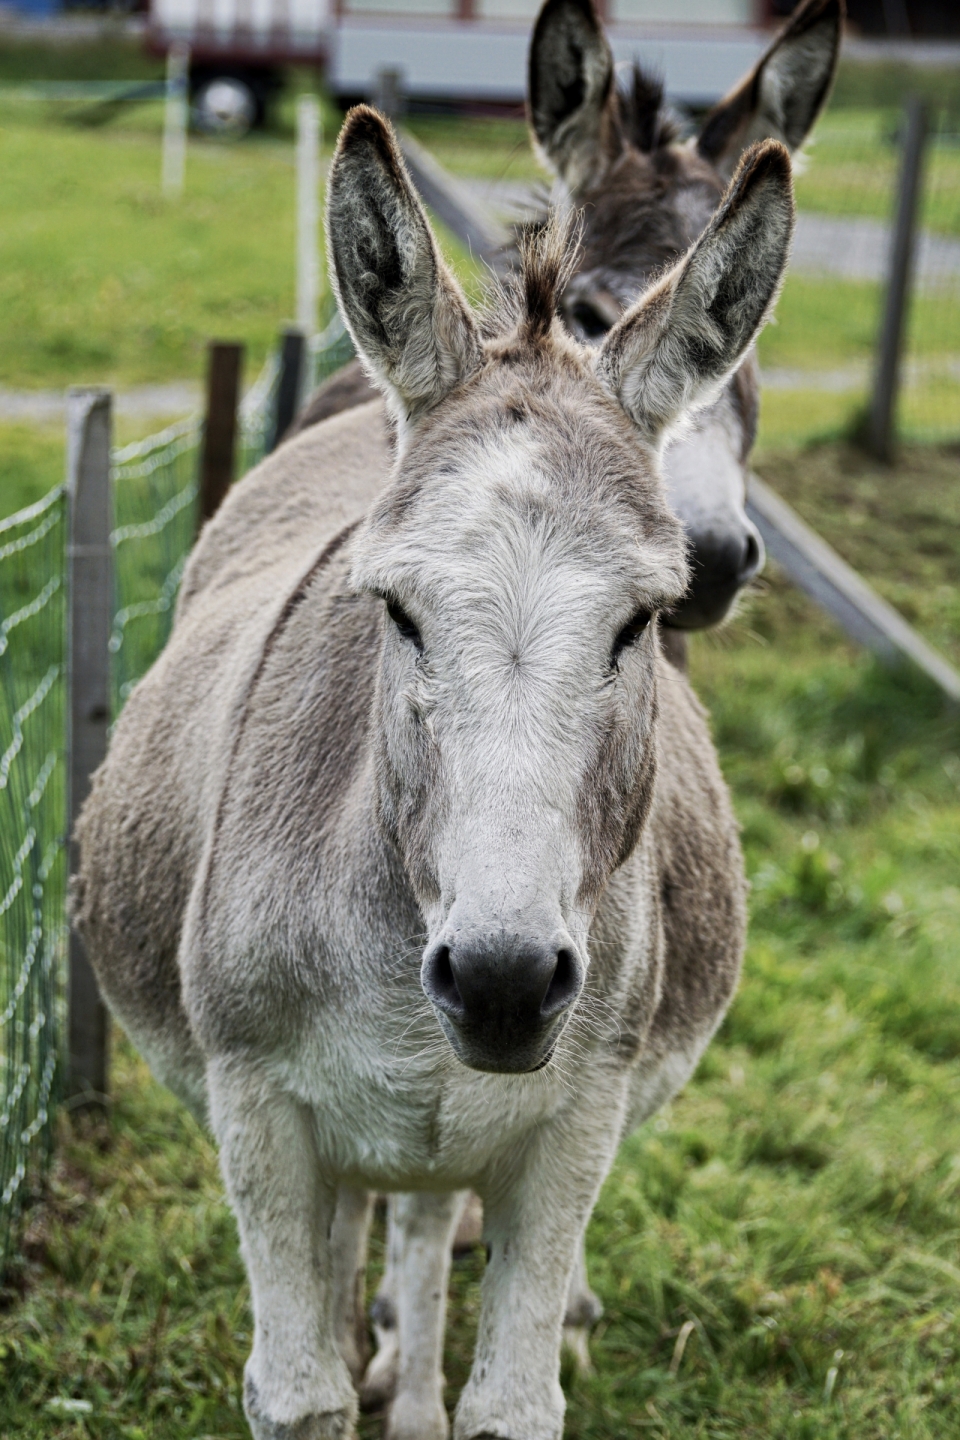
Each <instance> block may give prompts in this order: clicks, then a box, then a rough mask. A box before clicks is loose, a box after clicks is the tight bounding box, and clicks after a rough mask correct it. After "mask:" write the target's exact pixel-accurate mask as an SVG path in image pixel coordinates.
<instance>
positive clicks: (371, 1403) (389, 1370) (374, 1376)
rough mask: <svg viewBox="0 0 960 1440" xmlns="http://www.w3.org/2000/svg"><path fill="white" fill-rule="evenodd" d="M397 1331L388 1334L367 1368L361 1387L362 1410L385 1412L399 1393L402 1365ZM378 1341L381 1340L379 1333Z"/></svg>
mask: <svg viewBox="0 0 960 1440" xmlns="http://www.w3.org/2000/svg"><path fill="white" fill-rule="evenodd" d="M396 1333H397V1332H396V1331H395V1330H394V1331H392V1332H389V1331H388V1332H387V1334H386V1337H385V1338H384V1339H383V1340H381V1344H380V1347H379V1349H378V1350H377V1353H376V1355H374V1357H373V1359H372V1360H371V1361H370V1364H369V1365H368V1366H367V1373H366V1374H365V1375H364V1377H363V1383H362V1384H361V1386H360V1409H361V1410H384V1409H386V1407H387V1406H388V1405H389V1404H390V1402H391V1400H392V1399H393V1397H394V1395H395V1394H396V1393H397V1370H398V1367H399V1363H400V1356H399V1350H398V1346H397V1341H396ZM377 1339H378V1340H380V1339H381V1337H380V1334H379V1333H378V1335H377Z"/></svg>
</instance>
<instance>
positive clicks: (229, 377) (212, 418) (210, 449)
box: [197, 340, 243, 531]
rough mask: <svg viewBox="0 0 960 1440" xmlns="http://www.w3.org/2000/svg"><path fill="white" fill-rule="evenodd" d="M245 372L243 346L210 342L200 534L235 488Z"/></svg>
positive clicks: (202, 453)
mask: <svg viewBox="0 0 960 1440" xmlns="http://www.w3.org/2000/svg"><path fill="white" fill-rule="evenodd" d="M242 370H243V346H242V345H240V344H237V343H235V342H233V341H226V340H212V341H211V342H210V344H209V346H208V347H207V413H206V418H205V420H204V425H203V448H202V450H201V455H200V504H199V506H198V509H197V530H198V531H199V529H200V527H201V526H202V525H203V523H204V521H206V520H209V519H210V517H211V515H215V514H216V513H217V511H218V510H219V508H220V506H221V504H222V503H223V500H224V498H225V496H226V493H227V491H228V490H229V489H230V486H231V485H232V484H233V474H234V466H235V453H236V443H237V403H238V401H239V398H240V375H241V372H242Z"/></svg>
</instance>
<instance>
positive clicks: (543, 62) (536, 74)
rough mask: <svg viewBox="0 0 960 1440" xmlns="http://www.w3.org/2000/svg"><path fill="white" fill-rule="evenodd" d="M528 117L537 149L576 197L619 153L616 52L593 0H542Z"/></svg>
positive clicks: (532, 48) (532, 47)
mask: <svg viewBox="0 0 960 1440" xmlns="http://www.w3.org/2000/svg"><path fill="white" fill-rule="evenodd" d="M527 113H528V117H529V120H530V128H531V129H532V131H533V134H534V139H535V141H536V147H537V149H538V150H539V151H540V154H541V156H542V157H543V158H544V159H545V160H546V162H547V164H548V165H549V166H550V168H551V170H553V171H554V172H555V173H556V174H557V175H559V176H560V178H561V179H562V180H563V181H564V182H565V184H566V185H567V186H568V188H569V189H570V191H571V192H572V194H573V195H574V196H576V195H579V194H580V193H581V192H582V191H584V190H585V189H588V188H589V187H590V186H592V185H595V184H596V183H597V181H598V180H600V179H602V177H603V174H604V172H605V171H606V170H607V168H608V167H609V166H610V165H611V164H612V162H613V161H614V160H615V159H616V158H617V156H618V155H619V154H620V152H621V150H622V149H623V141H622V138H621V135H620V126H619V121H618V116H617V97H616V90H615V86H614V82H613V55H612V53H611V51H610V46H609V44H608V43H607V37H606V35H605V34H604V33H603V26H602V25H601V23H600V20H599V17H598V16H597V12H596V10H595V9H594V6H593V0H546V3H545V4H544V5H543V7H542V9H541V11H540V14H539V15H538V16H537V23H536V25H535V26H534V27H533V36H532V38H531V40H530V59H529V62H528V72H527Z"/></svg>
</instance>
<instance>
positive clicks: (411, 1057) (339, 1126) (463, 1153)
mask: <svg viewBox="0 0 960 1440" xmlns="http://www.w3.org/2000/svg"><path fill="white" fill-rule="evenodd" d="M380 1020H381V1022H382V1017H380ZM393 1028H394V1027H392V1026H389V1025H384V1024H383V1023H381V1024H379V1025H372V1026H371V1027H370V1031H369V1032H367V1030H366V1027H365V1026H363V1025H359V1024H357V1023H356V1021H354V1023H353V1024H352V1025H351V1026H350V1027H346V1026H342V1025H330V1024H322V1025H319V1026H318V1027H317V1028H316V1030H315V1031H314V1033H312V1034H311V1035H310V1036H309V1037H307V1039H306V1043H303V1044H301V1046H300V1047H299V1050H298V1054H297V1057H296V1060H295V1062H293V1064H292V1065H291V1066H290V1071H289V1077H288V1078H289V1081H290V1082H291V1083H292V1085H293V1087H294V1088H295V1089H296V1091H297V1092H298V1093H299V1094H300V1096H301V1098H302V1099H303V1100H304V1101H305V1102H306V1103H307V1104H308V1105H309V1106H310V1108H311V1110H312V1111H313V1114H314V1116H315V1123H316V1129H317V1135H318V1140H319V1145H320V1150H321V1153H322V1154H324V1155H325V1156H326V1157H327V1160H328V1163H330V1164H332V1165H333V1166H334V1167H335V1168H336V1170H337V1172H338V1174H339V1175H340V1176H342V1177H343V1178H345V1179H347V1180H351V1181H354V1182H357V1183H361V1184H364V1185H367V1186H379V1187H381V1188H383V1189H414V1188H418V1187H419V1188H431V1187H432V1186H437V1187H440V1188H458V1187H460V1186H463V1185H467V1184H470V1183H471V1182H472V1181H474V1180H476V1178H477V1177H478V1176H479V1175H480V1174H481V1173H482V1172H483V1171H484V1170H486V1169H487V1168H488V1166H489V1165H490V1164H491V1163H492V1162H494V1161H495V1159H496V1157H497V1156H498V1155H502V1154H503V1152H504V1149H505V1147H506V1148H511V1147H512V1146H514V1145H517V1144H521V1143H522V1142H523V1139H524V1137H525V1136H526V1135H527V1134H529V1133H531V1131H532V1130H533V1129H534V1128H535V1127H536V1126H537V1125H538V1124H540V1123H542V1122H543V1121H544V1120H547V1119H549V1117H550V1115H551V1114H552V1113H554V1112H555V1111H556V1109H557V1107H558V1105H559V1104H560V1103H561V1102H562V1101H563V1099H564V1098H565V1091H564V1090H563V1088H562V1086H561V1085H560V1083H559V1081H558V1082H557V1084H556V1085H554V1084H553V1083H551V1081H550V1080H549V1079H548V1078H545V1077H543V1076H500V1075H483V1074H480V1073H478V1072H476V1071H471V1070H468V1069H466V1068H465V1067H464V1066H462V1065H460V1063H459V1062H458V1061H457V1060H456V1059H455V1057H454V1056H453V1053H452V1051H451V1050H450V1048H449V1046H448V1045H447V1042H446V1040H445V1039H444V1038H443V1036H442V1035H441V1033H440V1031H439V1027H437V1028H436V1033H435V1036H434V1037H432V1038H431V1040H430V1041H429V1042H428V1043H426V1044H424V1042H423V1039H422V1038H421V1041H420V1045H419V1047H416V1048H414V1047H411V1046H409V1045H407V1044H406V1043H405V1042H404V1040H403V1039H402V1032H398V1033H397V1034H395V1035H394V1034H392V1033H391V1031H392V1030H393Z"/></svg>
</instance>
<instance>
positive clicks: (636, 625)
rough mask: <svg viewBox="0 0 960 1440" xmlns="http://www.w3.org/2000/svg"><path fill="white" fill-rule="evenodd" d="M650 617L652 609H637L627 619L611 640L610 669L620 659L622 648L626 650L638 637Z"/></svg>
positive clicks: (648, 622)
mask: <svg viewBox="0 0 960 1440" xmlns="http://www.w3.org/2000/svg"><path fill="white" fill-rule="evenodd" d="M652 619H653V611H652V610H638V611H637V613H636V615H634V616H633V617H632V618H631V619H630V620H628V621H627V623H626V625H624V627H623V629H622V630H621V631H620V633H619V634H618V636H617V638H616V640H614V642H613V650H612V652H611V654H610V668H611V669H613V667H614V666H615V665H616V664H617V661H618V660H619V659H620V656H621V655H622V654H623V652H624V650H626V648H627V647H628V645H633V644H634V642H635V641H637V640H639V639H640V636H641V635H642V634H643V632H644V630H646V628H647V626H648V625H649V624H650V621H651V620H652Z"/></svg>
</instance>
